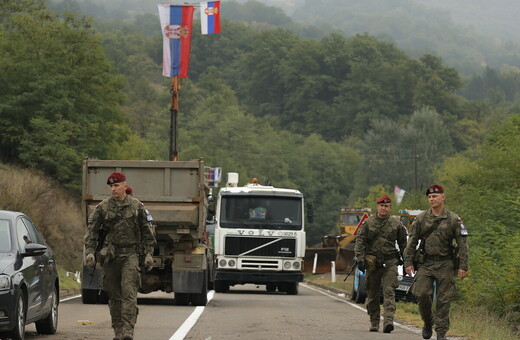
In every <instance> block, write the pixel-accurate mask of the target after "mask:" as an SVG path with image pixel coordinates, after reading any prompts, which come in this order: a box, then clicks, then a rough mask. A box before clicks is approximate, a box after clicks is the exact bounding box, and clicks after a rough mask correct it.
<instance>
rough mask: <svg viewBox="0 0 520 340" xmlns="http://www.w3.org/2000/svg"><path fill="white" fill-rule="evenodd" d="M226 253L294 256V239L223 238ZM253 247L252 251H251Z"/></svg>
mask: <svg viewBox="0 0 520 340" xmlns="http://www.w3.org/2000/svg"><path fill="white" fill-rule="evenodd" d="M225 242H226V243H225V254H226V255H234V256H237V255H242V254H243V255H244V256H278V257H288V258H294V257H295V256H296V239H279V238H275V237H237V236H228V237H226V239H225ZM252 249H254V250H253V251H251V250H252Z"/></svg>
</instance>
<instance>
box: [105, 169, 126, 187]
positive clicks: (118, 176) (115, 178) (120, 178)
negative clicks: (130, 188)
mask: <svg viewBox="0 0 520 340" xmlns="http://www.w3.org/2000/svg"><path fill="white" fill-rule="evenodd" d="M124 181H126V176H125V175H124V174H122V173H121V172H113V173H112V174H111V175H110V176H109V177H108V179H107V184H108V185H110V184H114V183H121V182H124Z"/></svg>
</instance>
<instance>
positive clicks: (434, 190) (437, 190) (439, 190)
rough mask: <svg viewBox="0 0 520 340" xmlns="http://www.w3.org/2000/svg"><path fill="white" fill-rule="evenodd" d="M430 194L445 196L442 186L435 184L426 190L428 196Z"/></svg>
mask: <svg viewBox="0 0 520 340" xmlns="http://www.w3.org/2000/svg"><path fill="white" fill-rule="evenodd" d="M430 194H444V188H443V187H442V185H438V184H434V185H431V186H429V187H428V189H427V190H426V196H428V195H430Z"/></svg>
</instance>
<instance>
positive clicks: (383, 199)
mask: <svg viewBox="0 0 520 340" xmlns="http://www.w3.org/2000/svg"><path fill="white" fill-rule="evenodd" d="M376 203H377V204H379V203H392V199H391V198H390V196H388V195H384V196H382V197H379V199H378V200H377V201H376Z"/></svg>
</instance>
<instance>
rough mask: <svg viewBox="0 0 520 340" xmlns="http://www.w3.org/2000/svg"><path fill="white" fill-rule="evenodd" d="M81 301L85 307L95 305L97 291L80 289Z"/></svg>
mask: <svg viewBox="0 0 520 340" xmlns="http://www.w3.org/2000/svg"><path fill="white" fill-rule="evenodd" d="M81 301H82V302H83V303H84V304H86V305H93V304H95V303H96V302H97V290H95V289H82V290H81Z"/></svg>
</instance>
